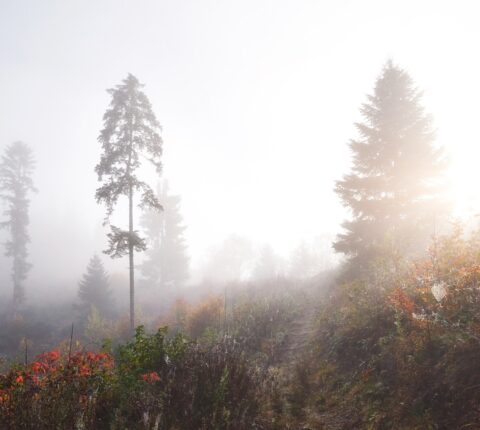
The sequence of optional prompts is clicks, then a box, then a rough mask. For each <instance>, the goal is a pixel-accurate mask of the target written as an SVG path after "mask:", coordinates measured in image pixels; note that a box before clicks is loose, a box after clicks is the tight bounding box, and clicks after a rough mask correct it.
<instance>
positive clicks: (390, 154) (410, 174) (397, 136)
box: [334, 61, 447, 273]
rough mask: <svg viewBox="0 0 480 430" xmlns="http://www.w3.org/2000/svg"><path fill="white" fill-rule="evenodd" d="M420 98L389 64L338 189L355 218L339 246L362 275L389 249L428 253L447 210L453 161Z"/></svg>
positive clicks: (367, 105) (365, 110)
mask: <svg viewBox="0 0 480 430" xmlns="http://www.w3.org/2000/svg"><path fill="white" fill-rule="evenodd" d="M421 97H422V93H421V92H419V91H418V90H417V89H416V87H415V85H414V83H413V81H412V79H411V78H410V76H409V75H408V73H407V72H405V71H404V70H402V69H401V68H400V67H398V66H396V65H394V64H393V62H392V61H388V62H387V63H386V65H385V66H384V68H383V70H382V73H381V75H380V76H379V78H378V79H377V82H376V85H375V89H374V92H373V95H370V96H368V99H367V102H366V103H365V104H363V105H362V108H361V110H360V111H361V114H362V116H363V119H364V121H363V122H362V123H358V124H356V127H357V130H358V132H359V137H358V138H357V139H354V140H352V141H351V142H350V149H351V151H352V155H353V167H352V170H351V173H350V174H348V175H346V176H344V177H343V179H342V180H340V181H338V182H337V184H336V188H335V191H336V192H337V193H338V195H339V196H340V198H341V200H342V203H343V205H344V206H346V207H348V208H349V209H350V210H351V213H352V219H351V220H348V221H346V222H345V223H344V224H343V227H344V229H345V231H344V233H342V234H340V235H339V236H338V238H337V241H336V242H335V243H334V248H335V250H337V251H339V252H342V253H344V254H346V255H347V257H348V258H349V264H348V266H349V269H350V270H354V271H356V272H357V273H358V272H359V271H360V272H361V271H363V270H365V269H367V268H368V266H369V265H370V264H372V263H373V262H374V261H375V260H376V259H377V258H379V257H380V256H381V255H382V254H385V252H389V253H391V254H392V255H394V254H402V255H406V256H408V255H409V254H411V253H413V252H414V250H417V251H418V250H425V247H426V244H427V243H428V240H429V238H430V236H431V235H433V234H434V229H435V223H436V222H438V219H439V218H440V217H441V216H442V215H444V214H445V213H446V209H447V206H446V203H445V200H444V199H443V198H442V196H441V194H440V188H441V186H440V185H441V177H442V173H443V171H444V169H445V166H446V162H445V158H444V156H443V152H442V150H441V148H438V147H436V146H435V144H434V140H435V134H434V130H433V128H432V121H431V117H430V116H429V115H427V114H425V112H424V109H423V107H422V105H421Z"/></svg>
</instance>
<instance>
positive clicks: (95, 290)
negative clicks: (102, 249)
mask: <svg viewBox="0 0 480 430" xmlns="http://www.w3.org/2000/svg"><path fill="white" fill-rule="evenodd" d="M78 298H79V299H80V302H81V304H80V305H79V306H78V308H79V309H80V310H81V312H82V313H83V315H84V316H86V315H88V313H89V312H90V309H91V307H92V306H95V308H96V309H98V311H99V312H100V313H101V314H102V315H108V314H110V313H111V309H112V297H111V291H110V286H109V279H108V273H107V272H106V271H105V268H104V267H103V263H102V260H101V259H100V257H99V256H98V255H94V256H93V257H92V258H91V259H90V262H89V263H88V266H87V272H86V273H85V274H84V275H83V277H82V279H81V281H80V282H79V285H78Z"/></svg>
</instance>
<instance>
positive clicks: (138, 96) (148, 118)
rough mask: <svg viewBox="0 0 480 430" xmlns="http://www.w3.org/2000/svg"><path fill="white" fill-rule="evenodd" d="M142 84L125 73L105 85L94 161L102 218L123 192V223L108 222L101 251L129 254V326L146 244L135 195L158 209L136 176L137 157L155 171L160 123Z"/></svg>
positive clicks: (143, 204) (158, 164) (141, 202)
mask: <svg viewBox="0 0 480 430" xmlns="http://www.w3.org/2000/svg"><path fill="white" fill-rule="evenodd" d="M142 87H143V85H142V84H140V82H139V81H138V79H137V78H136V77H135V76H133V75H131V74H129V75H128V76H127V78H126V79H124V80H123V81H122V83H121V84H120V85H117V86H116V87H115V88H113V89H110V90H108V93H109V94H110V95H111V96H112V99H111V102H110V107H109V108H108V109H107V111H106V112H105V114H104V116H103V123H104V128H103V129H102V131H101V132H100V136H99V137H98V140H99V142H100V143H101V144H102V149H103V153H102V155H101V158H100V162H99V164H98V165H97V166H96V167H95V171H96V173H97V174H98V179H99V181H102V185H101V186H100V187H99V188H98V189H97V192H96V200H97V202H98V203H104V204H105V205H106V208H107V216H106V219H105V223H108V222H109V218H110V216H111V215H112V213H113V210H114V207H115V206H116V204H117V202H118V200H119V198H120V197H121V196H124V197H126V198H127V199H128V229H122V228H120V227H117V226H114V225H111V232H110V233H108V239H109V248H108V249H107V250H106V251H105V253H107V254H109V255H110V256H111V257H112V258H117V257H123V256H124V255H127V254H128V256H129V272H130V328H131V330H132V331H133V329H134V327H135V277H134V251H137V252H138V251H144V250H145V249H146V244H145V240H144V239H143V238H141V237H140V235H139V234H138V232H137V231H136V230H134V225H133V223H134V218H133V206H134V199H135V197H137V201H138V206H139V207H140V208H142V209H145V208H147V209H148V208H150V209H152V210H158V211H160V210H161V209H162V207H161V205H160V202H159V201H158V199H157V197H156V196H155V193H154V192H153V190H152V189H151V187H150V186H149V185H148V184H147V183H146V182H144V181H142V180H141V179H140V178H139V177H138V172H139V168H140V166H141V165H142V163H141V160H142V159H146V160H147V161H149V162H150V163H151V164H152V165H153V166H154V167H155V168H156V170H157V173H160V171H161V167H162V165H161V156H162V139H161V137H160V131H161V128H160V123H159V122H158V120H157V118H156V117H155V114H154V112H153V110H152V106H151V104H150V101H149V100H148V98H147V96H146V95H145V93H144V92H143V91H142Z"/></svg>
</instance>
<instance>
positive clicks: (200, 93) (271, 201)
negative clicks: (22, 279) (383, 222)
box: [0, 0, 480, 302]
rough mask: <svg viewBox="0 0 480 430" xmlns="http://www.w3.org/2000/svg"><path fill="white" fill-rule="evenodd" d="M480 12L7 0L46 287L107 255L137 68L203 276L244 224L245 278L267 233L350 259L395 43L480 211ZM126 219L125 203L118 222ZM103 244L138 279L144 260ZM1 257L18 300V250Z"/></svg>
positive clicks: (17, 114)
mask: <svg viewBox="0 0 480 430" xmlns="http://www.w3.org/2000/svg"><path fill="white" fill-rule="evenodd" d="M477 9H478V7H477V4H476V2H474V1H465V2H461V7H459V6H458V5H457V6H456V7H455V8H454V5H453V3H452V2H447V1H423V2H415V1H406V2H388V1H387V2H385V1H364V2H354V1H336V2H333V1H328V2H317V1H306V0H302V1H278V0H276V1H273V0H272V1H260V2H258V1H242V2H234V1H224V2H217V1H201V2H198V1H184V2H178V1H143V0H142V1H135V2H133V1H118V0H105V1H101V2H65V1H61V0H58V1H46V2H38V1H33V0H31V1H21V2H17V1H7V0H3V1H1V2H0V65H1V67H0V94H1V97H0V145H1V146H2V147H4V146H6V145H8V144H10V143H11V142H13V141H16V140H21V141H24V142H26V143H27V144H28V145H29V146H30V147H31V148H32V149H33V153H34V156H35V159H36V169H35V173H34V183H35V185H36V187H37V188H38V193H37V194H35V195H33V196H32V198H31V208H30V226H29V231H30V236H31V244H30V245H29V252H30V260H31V262H32V264H33V269H32V270H31V271H30V273H29V277H28V280H27V283H26V285H27V287H26V288H27V298H28V300H29V301H30V302H35V301H36V300H38V299H39V298H40V297H43V298H48V299H49V300H54V299H57V298H58V297H60V296H62V295H63V294H66V296H68V295H71V294H76V290H77V284H78V281H79V279H80V278H81V275H82V273H83V272H84V271H85V268H86V265H87V263H88V261H89V259H90V257H91V256H92V255H93V254H94V253H99V254H101V252H102V250H103V249H105V246H106V238H105V233H106V231H107V230H106V228H105V227H103V226H102V221H103V218H104V214H105V209H104V208H103V207H102V206H100V205H98V204H97V203H96V202H95V198H94V194H95V190H96V188H97V187H98V181H97V177H96V174H95V173H94V166H95V165H96V164H97V163H98V160H99V157H100V151H101V148H100V144H99V143H98V141H97V137H98V134H99V131H100V129H101V127H102V115H103V113H104V111H105V109H106V108H107V106H108V103H109V95H108V94H107V92H106V91H105V90H106V89H107V88H112V87H114V86H115V85H117V84H118V83H120V81H121V80H122V79H124V78H125V77H126V76H127V74H128V73H133V74H134V75H135V76H137V77H138V79H139V80H140V81H141V82H142V83H144V84H145V88H144V91H145V93H146V94H147V95H148V97H149V99H150V101H151V102H152V105H153V109H154V112H155V114H156V115H157V118H158V119H159V121H160V123H161V124H162V127H163V133H162V137H163V140H164V146H163V148H164V155H163V165H164V169H163V174H162V178H166V179H168V181H169V184H170V188H171V191H172V193H174V194H176V195H179V196H180V197H181V213H182V216H183V223H184V225H185V226H186V230H185V238H186V244H187V246H188V254H189V256H190V263H191V264H190V267H191V278H190V281H189V283H190V284H192V285H193V284H195V283H198V282H202V281H203V280H205V279H209V278H212V277H213V278H214V277H216V276H217V275H218V274H215V273H212V270H213V269H211V270H209V269H208V264H209V260H210V259H211V258H210V257H211V255H212V254H215V253H216V252H217V253H218V252H219V251H218V250H219V249H221V247H222V246H223V245H222V244H223V243H224V241H225V240H228V238H229V237H232V235H233V237H238V238H240V239H241V240H243V241H244V242H245V243H248V244H249V245H248V247H249V251H248V252H250V253H251V254H250V257H249V258H246V259H247V260H249V261H248V262H246V263H245V264H246V266H245V267H244V268H243V269H239V268H238V265H237V267H236V270H237V269H238V270H237V273H226V274H225V275H224V277H223V278H224V279H227V280H228V279H230V278H239V279H243V278H248V276H249V275H248V274H249V273H251V272H252V270H253V267H254V265H255V264H256V263H255V261H256V258H255V257H254V256H255V255H260V253H261V250H262V249H263V248H265V247H271V248H272V249H273V251H274V252H275V253H276V254H277V255H278V257H279V261H283V262H284V264H283V266H284V269H282V270H284V271H285V272H286V271H288V270H289V269H288V264H289V263H287V262H288V261H289V259H290V258H291V256H292V255H293V254H294V253H295V250H296V249H298V248H299V247H300V246H301V245H302V243H304V244H305V243H306V244H308V246H310V247H311V248H312V249H314V250H315V252H316V253H318V254H319V255H320V257H319V258H320V259H321V260H322V261H323V263H316V264H318V265H319V266H318V267H319V268H320V269H322V268H328V267H332V266H333V265H335V263H336V261H338V258H339V257H338V256H335V255H333V251H332V250H331V248H330V243H331V241H332V239H333V238H334V237H335V235H336V234H337V233H338V232H339V230H340V224H341V222H342V220H343V219H344V218H345V216H346V214H347V211H346V210H345V209H344V208H342V206H341V204H340V202H339V200H338V198H337V196H336V195H335V193H334V191H333V188H334V183H335V180H338V179H339V178H341V176H342V175H343V174H344V173H346V172H347V171H348V168H349V166H350V161H351V160H350V154H349V150H348V147H347V142H348V141H349V139H350V138H352V137H353V136H355V133H356V131H355V128H354V122H355V121H357V120H358V119H359V106H360V105H361V103H363V102H364V101H365V97H366V94H367V93H369V92H370V91H371V89H372V85H373V82H374V80H375V78H376V76H377V75H378V72H379V70H380V69H381V67H382V65H383V64H384V63H385V61H386V60H387V59H389V58H393V59H394V61H395V62H396V63H398V64H400V65H401V66H402V67H404V68H405V69H406V70H408V72H409V73H410V74H411V75H412V76H413V77H414V80H415V82H416V84H418V87H419V88H421V89H422V90H424V105H425V109H426V111H427V112H429V113H431V114H432V115H433V117H434V121H435V125H436V127H437V142H438V144H440V145H443V146H445V147H446V149H447V152H448V153H449V154H450V158H451V170H450V175H451V177H452V181H451V182H452V185H451V189H450V190H449V193H450V194H451V196H452V198H453V199H454V201H455V205H456V206H455V207H456V212H457V214H458V215H459V216H462V217H467V218H468V217H471V216H473V215H474V214H475V213H476V211H477V210H478V209H479V206H480V199H479V196H478V193H477V192H476V189H475V184H476V183H478V180H479V179H480V178H479V175H480V173H479V172H478V169H475V167H474V164H473V163H476V160H475V157H474V156H473V155H476V154H477V150H476V147H477V145H476V143H475V141H476V139H477V135H478V131H477V130H476V121H475V119H476V115H477V112H476V109H475V102H476V100H478V98H479V97H480V83H479V80H478V76H479V74H480V63H479V62H478V59H477V56H476V55H475V52H476V51H477V48H478V47H477V41H478V40H479V38H480V29H479V27H478V25H477V22H476V16H478V15H477V13H476V12H478V10H477ZM145 174H146V175H147V176H148V178H149V180H150V183H151V185H152V186H153V187H155V185H156V182H157V178H156V177H155V176H154V175H153V174H151V172H149V171H148V172H147V171H145ZM122 208H123V209H122ZM125 216H126V211H125V208H124V207H121V208H120V209H118V210H117V211H116V215H115V217H116V218H115V219H117V218H118V219H123V220H125V219H126V218H125ZM139 216H140V213H139V211H138V210H137V211H136V217H137V218H138V217H139ZM102 258H103V260H104V262H105V265H106V267H107V269H108V270H109V271H110V272H111V273H117V274H119V276H120V274H122V273H123V274H124V276H125V277H126V276H127V267H128V261H127V258H123V259H120V260H115V261H112V260H110V258H109V257H107V256H105V255H103V256H102ZM139 258H140V260H141V257H139ZM140 260H139V261H140ZM320 265H321V267H320ZM1 267H2V272H1V284H0V285H1V287H0V289H1V292H2V295H3V296H4V297H5V296H8V295H9V294H10V290H11V286H10V281H9V270H10V269H9V268H10V263H9V260H8V259H6V258H4V257H2V260H1ZM218 276H219V275H218ZM125 285H126V284H125ZM125 288H127V287H125ZM125 296H126V289H125ZM125 299H126V297H125Z"/></svg>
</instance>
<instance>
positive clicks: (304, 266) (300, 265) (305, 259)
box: [290, 242, 320, 279]
mask: <svg viewBox="0 0 480 430" xmlns="http://www.w3.org/2000/svg"><path fill="white" fill-rule="evenodd" d="M319 271H320V265H319V263H318V261H317V258H316V256H315V255H314V254H313V252H312V251H311V249H310V247H309V246H307V244H306V243H305V242H302V243H300V245H298V247H297V248H296V249H295V250H294V252H293V253H292V256H291V259H290V276H291V277H292V278H295V279H307V278H311V277H312V276H315V275H316V274H317V273H318V272H319Z"/></svg>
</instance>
